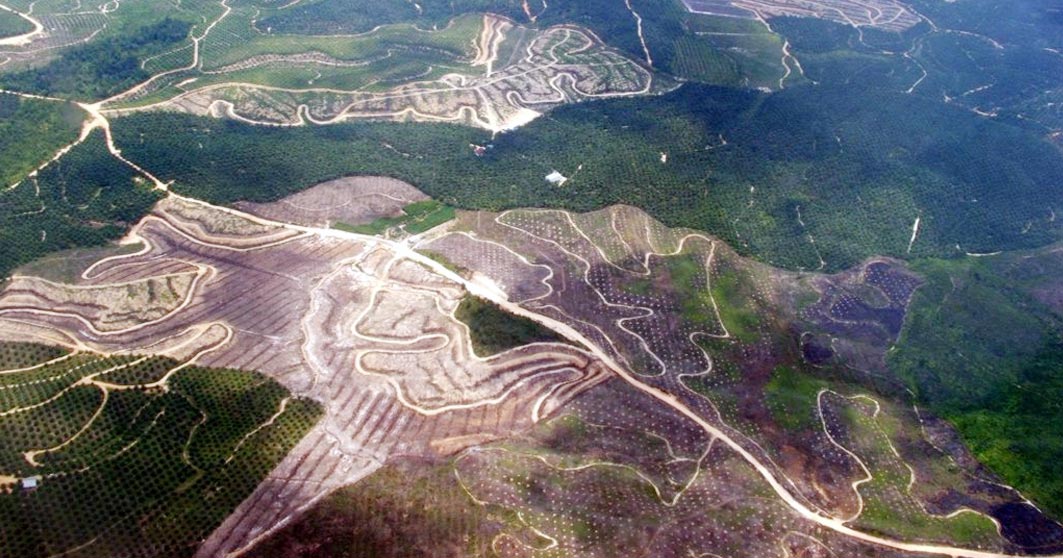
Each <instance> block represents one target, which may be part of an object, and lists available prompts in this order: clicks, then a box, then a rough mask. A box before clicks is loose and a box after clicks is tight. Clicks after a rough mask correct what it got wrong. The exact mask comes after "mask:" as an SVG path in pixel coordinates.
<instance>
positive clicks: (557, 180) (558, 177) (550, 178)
mask: <svg viewBox="0 0 1063 558" xmlns="http://www.w3.org/2000/svg"><path fill="white" fill-rule="evenodd" d="M566 180H568V177H566V176H565V175H563V174H561V173H559V172H557V171H556V170H555V171H553V172H551V173H550V174H548V175H546V181H547V182H549V183H550V184H553V185H555V186H560V185H562V184H564V183H565V181H566Z"/></svg>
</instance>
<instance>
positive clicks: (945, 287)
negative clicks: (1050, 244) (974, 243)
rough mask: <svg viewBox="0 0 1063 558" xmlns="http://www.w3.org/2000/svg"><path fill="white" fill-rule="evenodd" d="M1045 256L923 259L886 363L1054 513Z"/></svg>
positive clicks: (1056, 431) (1061, 385)
mask: <svg viewBox="0 0 1063 558" xmlns="http://www.w3.org/2000/svg"><path fill="white" fill-rule="evenodd" d="M1060 267H1061V262H1059V261H1058V258H1057V257H1055V256H1053V255H1052V253H1051V251H1047V250H1046V251H1043V252H1039V253H1035V254H1022V253H1019V254H1010V255H1002V256H999V257H995V258H978V259H975V258H971V259H968V260H964V261H959V262H943V261H926V262H920V263H919V264H918V265H917V267H916V268H917V270H918V271H920V272H922V273H924V274H925V275H926V277H927V280H928V281H927V284H926V285H925V286H923V287H922V288H920V290H919V291H917V292H916V295H915V297H914V299H913V302H912V305H911V309H910V317H909V319H908V321H907V324H906V327H905V330H904V332H903V333H902V336H901V339H900V341H899V342H898V344H897V350H896V351H894V352H892V353H891V354H890V366H891V367H892V368H893V369H894V370H895V371H896V373H897V374H899V375H900V376H901V377H902V378H903V379H904V380H905V381H906V382H907V383H908V385H909V387H910V388H911V389H912V390H914V391H915V392H916V393H917V395H918V397H919V399H920V400H922V401H923V402H925V404H927V405H928V406H929V408H930V409H931V410H932V411H933V412H935V413H937V414H938V415H941V416H943V417H945V418H946V419H948V420H949V421H950V422H951V423H952V424H953V425H955V426H956V428H957V429H958V430H959V432H960V434H961V436H962V437H963V439H964V441H965V442H966V443H967V445H968V446H969V447H970V448H971V450H972V451H973V452H974V454H975V456H977V457H978V459H979V460H980V461H982V463H984V464H986V465H988V466H989V467H990V468H991V469H992V470H993V471H995V472H996V473H997V474H999V475H1001V477H1003V478H1004V480H1005V481H1006V482H1007V483H1008V484H1010V485H1013V486H1015V487H1016V488H1018V489H1019V490H1021V491H1022V492H1023V493H1024V494H1026V495H1027V496H1029V497H1030V498H1031V499H1033V500H1034V501H1035V502H1037V503H1038V504H1039V505H1042V506H1044V507H1045V508H1046V509H1047V510H1049V511H1050V512H1051V513H1053V514H1055V515H1056V516H1057V517H1060V516H1063V479H1061V478H1060V476H1059V474H1058V465H1059V463H1060V461H1063V407H1061V406H1060V405H1059V402H1060V401H1063V375H1061V374H1060V370H1063V320H1061V319H1060V314H1059V308H1058V307H1056V308H1052V307H1049V306H1046V301H1048V302H1051V301H1052V300H1054V298H1053V297H1054V296H1056V295H1054V294H1053V293H1056V292H1057V291H1058V289H1059V287H1058V277H1059V273H1060V271H1061V270H1060Z"/></svg>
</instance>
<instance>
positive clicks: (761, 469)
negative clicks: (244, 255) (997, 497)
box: [171, 194, 1063, 558]
mask: <svg viewBox="0 0 1063 558" xmlns="http://www.w3.org/2000/svg"><path fill="white" fill-rule="evenodd" d="M171 195H173V194H171ZM182 199H184V200H186V201H189V202H190V203H198V204H202V205H204V206H208V207H214V208H215V209H217V210H219V211H223V212H228V213H231V214H234V215H239V216H241V217H244V218H246V219H249V220H252V221H255V222H258V223H261V224H269V225H273V226H280V227H287V228H291V229H293V230H298V231H301V232H306V233H310V234H316V235H320V236H324V237H334V238H355V239H358V240H360V241H362V242H378V243H380V244H382V245H385V246H388V247H389V248H391V249H392V250H393V251H394V252H395V253H396V254H397V255H398V256H399V257H401V258H406V259H410V260H413V261H415V262H417V263H420V264H421V265H424V266H425V267H428V268H429V269H431V270H432V271H434V272H435V273H437V274H439V275H441V276H443V277H446V278H447V279H450V280H452V281H454V282H456V283H459V284H461V285H463V286H464V287H465V288H466V289H467V290H468V291H469V292H470V293H472V294H473V295H476V296H478V297H481V298H484V299H487V300H490V301H491V302H493V303H495V304H497V305H498V306H500V307H502V308H503V309H504V310H506V311H508V312H510V313H512V314H515V315H518V316H522V317H525V318H528V319H530V320H533V321H535V322H537V323H539V324H541V325H543V326H546V327H548V328H550V329H551V330H553V331H555V332H557V333H559V334H561V335H563V336H564V337H565V338H567V339H569V340H572V341H575V342H577V343H579V344H580V345H581V346H583V347H585V348H586V349H587V350H588V351H589V352H590V353H591V354H592V355H594V356H595V357H596V358H598V359H599V360H600V361H601V362H602V363H604V364H605V365H606V366H607V367H608V368H609V369H610V370H611V371H612V372H613V373H615V374H616V375H617V376H618V377H619V378H620V379H622V380H624V381H625V382H627V383H628V384H630V385H631V386H632V387H633V388H635V389H637V390H639V391H641V392H643V393H645V394H647V395H649V396H651V397H653V398H654V399H656V400H658V401H660V402H661V403H663V404H665V405H667V406H669V407H671V408H672V409H673V410H675V411H676V412H678V413H679V414H681V415H683V416H684V417H686V418H688V419H690V420H691V421H693V422H694V423H695V424H697V425H698V426H700V427H701V428H702V429H704V430H705V432H706V433H707V434H709V435H710V436H712V437H714V438H716V439H718V440H719V441H720V442H722V443H724V444H726V445H727V446H728V447H730V448H731V449H732V450H734V451H735V453H737V454H738V455H739V456H741V457H742V458H743V459H744V460H745V461H746V462H748V463H749V464H750V465H751V466H752V467H753V468H754V469H755V470H756V471H757V473H758V474H759V475H760V476H761V477H762V478H763V479H764V480H765V482H767V483H768V485H769V486H771V488H772V490H774V491H775V493H776V494H777V495H778V496H779V498H781V499H782V500H783V502H785V503H786V505H787V506H789V507H790V508H791V509H793V510H794V511H795V512H796V513H797V514H798V515H800V516H801V517H803V518H804V519H806V520H808V521H811V522H813V523H816V524H817V525H819V526H821V527H824V528H827V529H830V530H832V531H834V532H836V533H839V534H841V535H845V536H848V537H851V538H853V539H856V540H859V541H863V542H866V543H871V544H874V545H878V546H883V547H887V548H892V549H895V550H902V551H905V552H916V553H923V554H933V555H938V556H952V557H954V558H1007V557H1009V556H1013V555H1009V554H1004V553H998V552H985V551H979V550H970V549H964V548H959V547H953V546H946V545H935V544H919V543H909V542H904V541H899V540H895V539H890V538H887V537H880V536H877V535H872V534H869V533H864V532H862V531H859V530H857V529H854V528H852V527H850V526H848V525H847V524H846V522H845V520H842V519H838V518H834V517H828V516H826V515H823V514H822V513H820V512H817V511H813V510H812V509H810V508H809V507H808V506H807V505H806V504H805V503H803V502H802V501H800V500H799V499H798V498H796V497H795V496H794V495H793V494H792V493H791V492H790V490H788V489H787V488H786V487H785V486H784V485H783V483H782V482H781V481H780V480H779V479H778V478H777V477H776V474H775V473H774V472H773V471H772V470H771V469H769V468H768V467H767V466H766V465H764V464H763V463H761V461H760V460H759V459H758V458H757V457H756V456H754V455H753V454H752V453H751V452H750V451H749V450H747V449H746V448H745V447H743V446H742V445H741V444H740V443H738V442H737V441H736V440H735V439H734V438H732V437H731V436H730V435H728V434H727V433H726V432H724V431H722V430H720V429H719V428H718V427H716V426H715V425H713V424H711V423H710V422H708V421H707V420H705V419H704V418H702V417H701V416H700V415H699V414H698V413H696V412H695V411H693V410H692V409H691V408H690V407H689V406H687V405H686V404H685V403H683V402H682V401H680V399H679V398H678V397H676V396H675V395H673V394H671V393H668V392H666V391H664V390H661V389H660V388H657V387H654V386H652V385H650V384H648V383H646V382H644V381H643V380H641V379H640V378H638V377H636V376H635V374H633V373H631V372H629V371H627V370H626V369H625V368H624V367H622V366H620V365H619V364H618V363H617V362H616V361H615V360H614V359H613V357H612V356H611V355H609V354H608V353H607V352H606V351H604V350H602V349H601V348H599V347H598V346H597V345H596V344H594V343H592V342H591V341H590V340H589V339H588V338H586V337H585V336H584V335H583V334H582V333H580V332H579V331H577V330H576V329H574V328H573V327H571V326H569V325H568V324H566V323H562V322H560V321H557V320H555V319H553V318H550V317H548V316H544V315H542V314H539V313H536V312H533V311H531V310H528V309H526V308H524V307H522V306H519V305H517V304H514V303H512V302H510V301H509V300H508V299H507V298H505V296H504V295H503V294H502V293H500V291H499V289H498V288H497V287H495V286H494V285H492V284H490V283H489V282H488V281H483V280H481V279H480V278H473V279H471V280H470V279H466V278H465V277H462V276H461V275H459V274H457V273H455V272H453V271H451V270H450V269H448V268H446V267H445V266H443V264H441V263H439V262H437V261H435V260H433V259H431V258H428V257H427V256H424V255H422V254H420V253H418V252H416V251H414V250H413V249H412V248H411V247H410V246H409V245H408V244H407V243H405V242H396V241H391V240H386V239H380V238H375V237H368V236H365V235H359V234H356V233H350V232H346V231H340V230H334V229H319V228H313V227H302V226H298V225H290V224H286V223H277V222H273V221H269V220H266V219H261V218H259V217H255V216H253V215H249V214H245V213H243V212H240V211H237V210H234V209H229V208H224V207H217V206H211V205H210V204H208V203H206V202H202V201H199V200H193V199H189V198H182ZM1046 558H1063V554H1057V555H1052V556H1048V557H1046Z"/></svg>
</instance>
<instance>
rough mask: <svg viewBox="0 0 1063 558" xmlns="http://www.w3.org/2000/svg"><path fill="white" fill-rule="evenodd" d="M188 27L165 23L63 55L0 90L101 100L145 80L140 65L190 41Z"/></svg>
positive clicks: (1, 82) (1, 80) (8, 79)
mask: <svg viewBox="0 0 1063 558" xmlns="http://www.w3.org/2000/svg"><path fill="white" fill-rule="evenodd" d="M189 29H191V25H190V24H189V23H187V22H184V21H180V20H176V19H171V18H166V19H163V20H161V21H158V22H156V23H153V24H150V25H145V26H143V27H140V28H139V29H136V30H135V31H130V32H128V33H125V34H122V35H117V36H110V37H106V38H103V39H97V40H95V41H90V42H89V43H87V44H86V45H85V46H81V47H78V48H73V49H67V50H64V51H63V52H62V54H60V55H59V58H57V59H55V60H53V61H52V62H49V63H48V64H46V65H45V66H43V67H40V68H33V69H29V70H23V71H20V72H15V73H11V74H4V75H0V87H3V88H5V89H11V90H16V91H25V92H33V93H38V94H42V95H63V96H69V97H71V98H78V99H100V98H104V97H108V96H110V95H114V94H115V93H118V92H120V91H122V90H124V89H128V88H129V87H132V86H133V85H135V84H137V83H138V82H141V81H144V80H146V79H148V78H149V77H151V76H150V74H148V72H147V71H145V70H144V69H143V68H141V67H140V62H141V60H142V59H144V58H146V57H148V56H150V55H152V54H158V53H160V52H163V51H164V50H166V49H167V48H169V47H173V46H174V45H176V44H177V43H179V42H181V41H184V40H185V39H186V38H187V37H188V31H189Z"/></svg>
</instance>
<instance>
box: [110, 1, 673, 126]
mask: <svg viewBox="0 0 1063 558" xmlns="http://www.w3.org/2000/svg"><path fill="white" fill-rule="evenodd" d="M242 15H243V17H247V15H246V14H243V12H240V11H236V12H235V13H232V14H229V15H228V16H227V17H226V18H225V19H224V20H219V21H221V25H222V26H223V29H228V26H231V25H233V24H234V23H233V22H234V21H238V20H239V19H240V17H241V16H242ZM222 32H223V31H215V34H217V33H222ZM223 36H224V35H223ZM219 40H222V41H229V40H231V39H219ZM202 49H203V54H202V55H198V50H197V56H202V57H203V58H202V59H198V58H197V59H196V60H193V63H192V67H190V68H188V69H187V70H179V71H174V72H172V73H168V74H160V75H159V76H156V79H153V80H151V81H150V82H147V83H145V84H144V86H143V87H138V88H136V89H134V90H132V91H130V92H128V93H126V94H124V95H121V96H119V97H117V98H115V99H113V100H112V101H111V102H112V103H117V104H118V105H130V104H132V105H134V106H136V107H137V108H136V109H135V110H178V111H184V112H190V113H193V114H200V115H211V116H215V117H227V118H232V119H236V120H240V121H244V122H250V123H256V124H269V125H302V124H327V123H334V122H343V121H347V120H352V119H360V118H372V119H389V120H414V121H444V122H460V123H464V124H468V125H472V126H477V127H480V128H485V129H488V130H492V131H501V130H506V129H510V128H514V127H517V126H520V125H522V124H524V123H526V122H528V121H529V120H531V119H533V118H535V117H536V116H538V115H539V113H540V112H542V111H544V110H546V109H548V108H551V107H554V106H557V105H560V104H564V103H571V102H577V101H580V100H584V99H592V98H601V97H616V96H627V95H638V94H645V93H649V92H650V91H651V86H652V84H653V78H652V75H651V74H650V72H648V71H647V70H645V69H643V68H642V67H641V66H639V65H638V64H636V63H635V62H632V61H630V60H628V59H627V58H625V57H624V56H622V55H620V54H619V53H617V52H615V51H613V50H611V49H608V48H606V47H605V46H604V45H602V44H601V42H600V41H598V40H597V39H596V38H595V37H593V35H591V34H590V33H588V32H587V31H585V30H582V29H580V28H577V27H573V26H556V27H550V28H547V29H543V30H536V29H530V28H526V27H521V26H518V25H516V24H514V23H513V22H511V21H509V20H506V19H503V18H500V17H497V16H492V15H486V16H482V17H480V16H463V17H461V18H458V19H455V20H454V21H453V22H451V23H450V24H449V25H448V26H447V27H446V28H444V29H442V30H439V31H423V30H420V29H417V28H415V27H413V26H411V25H406V24H399V25H392V26H384V27H379V28H376V29H374V30H372V31H370V32H368V33H366V34H363V35H358V36H352V37H351V38H350V41H343V42H338V41H335V40H334V38H327V39H309V40H302V39H299V40H296V39H295V38H294V37H284V36H272V35H269V34H262V33H259V34H254V33H252V35H251V36H249V37H246V40H243V41H239V42H231V43H224V44H223V45H221V44H219V43H218V42H217V41H216V40H215V39H213V38H207V39H206V40H205V41H204V43H203V47H202ZM398 70H402V71H404V72H405V74H402V73H396V72H397V71H398ZM160 99H162V100H160ZM132 110H134V109H128V110H126V109H121V108H119V109H116V113H117V114H125V113H128V112H130V111H132Z"/></svg>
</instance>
